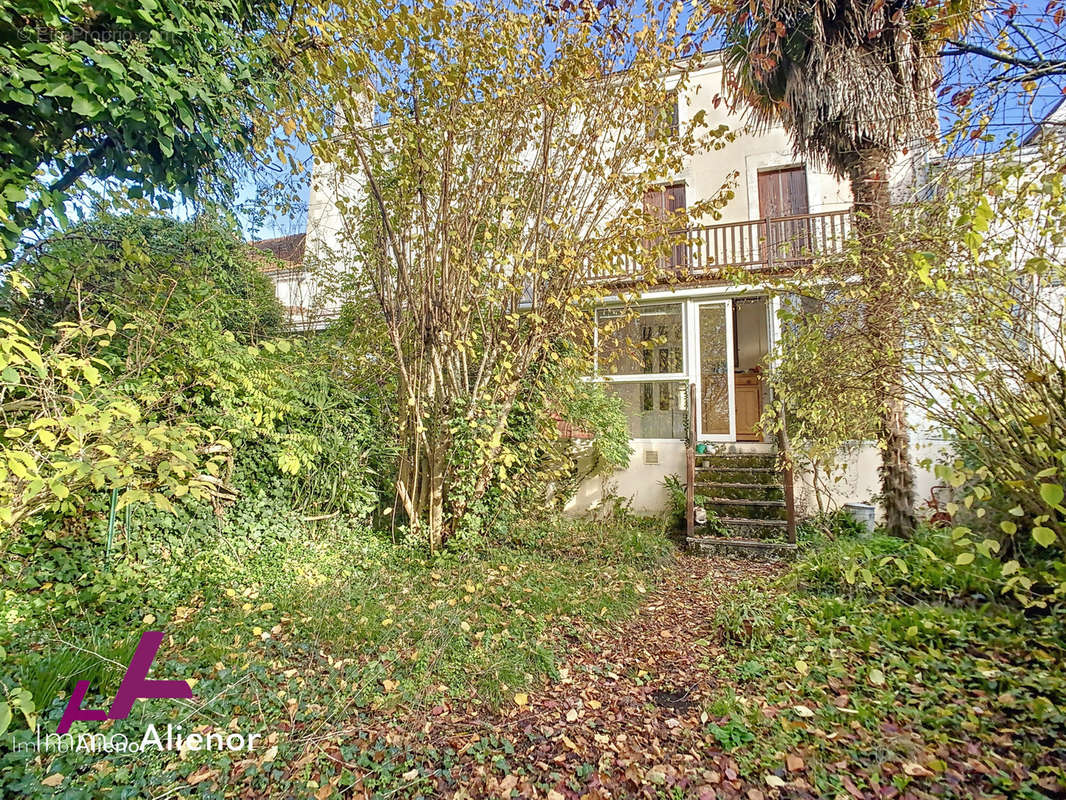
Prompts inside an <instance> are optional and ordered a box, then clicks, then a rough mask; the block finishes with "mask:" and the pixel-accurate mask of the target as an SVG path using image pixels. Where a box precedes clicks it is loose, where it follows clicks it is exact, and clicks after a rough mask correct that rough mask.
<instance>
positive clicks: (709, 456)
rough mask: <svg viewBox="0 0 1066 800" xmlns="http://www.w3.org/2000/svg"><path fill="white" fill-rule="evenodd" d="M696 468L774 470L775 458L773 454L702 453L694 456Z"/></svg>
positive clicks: (775, 465) (775, 466)
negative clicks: (755, 468) (757, 468)
mask: <svg viewBox="0 0 1066 800" xmlns="http://www.w3.org/2000/svg"><path fill="white" fill-rule="evenodd" d="M696 466H697V467H703V468H712V469H737V468H743V467H761V468H769V469H776V468H777V456H776V455H775V454H773V453H765V454H764V453H704V454H702V455H701V454H699V453H697V454H696Z"/></svg>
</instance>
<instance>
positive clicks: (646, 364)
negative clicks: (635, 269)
mask: <svg viewBox="0 0 1066 800" xmlns="http://www.w3.org/2000/svg"><path fill="white" fill-rule="evenodd" d="M721 83H722V78H721V68H720V66H717V65H712V66H709V67H706V68H704V69H701V70H699V71H697V72H695V73H693V74H691V75H690V78H689V83H688V86H687V87H686V88H685V90H684V91H683V92H681V93H679V94H676V95H675V96H676V97H677V115H678V118H679V120H680V121H681V122H684V121H686V120H688V119H690V118H691V117H692V115H694V114H696V113H698V112H701V111H702V112H703V113H704V114H705V115H706V122H707V124H708V126H710V127H711V128H714V127H716V126H718V125H719V124H725V125H727V126H729V128H730V129H731V130H734V131H737V132H738V135H737V136H736V138H735V139H734V140H733V141H730V142H727V143H726V144H725V145H724V147H722V149H720V150H713V151H710V152H706V153H702V154H700V155H697V156H694V157H692V158H690V159H689V160H688V163H687V164H686V166H685V169H684V170H683V171H682V172H681V173H679V174H677V175H674V176H672V178H671V179H670V180H669V181H666V182H664V183H663V184H662V185H661V186H658V187H654V188H653V189H650V190H649V193H648V197H647V199H646V202H647V203H649V204H651V205H652V206H654V207H660V208H663V207H665V208H667V209H676V208H678V207H681V206H686V205H691V204H693V203H694V202H695V201H698V200H703V199H706V198H711V197H714V196H716V195H717V194H718V192H719V191H720V190H721V188H722V187H723V185H724V184H726V183H728V182H729V181H730V179H731V175H732V174H733V173H734V172H738V173H739V178H738V179H737V180H736V182H735V185H734V187H733V191H734V199H733V200H732V201H731V202H729V203H728V205H726V206H725V207H724V208H723V209H722V210H721V219H719V220H705V222H706V224H703V225H697V226H696V227H694V228H693V229H692V230H691V231H690V241H691V242H692V243H693V244H692V245H691V246H690V247H677V248H675V249H674V252H673V254H672V256H671V266H674V267H678V268H679V269H683V270H685V271H686V273H687V274H688V276H689V277H688V278H686V280H685V282H683V283H680V284H676V285H671V286H661V287H658V288H652V289H650V290H648V291H645V292H643V294H642V296H641V298H640V304H641V309H640V313H639V316H637V317H636V318H635V319H632V320H631V321H630V322H629V323H628V325H627V327H626V329H625V331H624V334H625V335H616V336H613V337H612V338H611V340H609V341H603V342H600V348H599V349H600V351H601V352H607V351H611V350H617V349H618V348H620V347H623V346H624V345H622V344H621V342H623V341H624V340H625V339H627V338H628V340H629V341H631V342H643V343H646V344H645V345H641V346H638V347H637V348H636V349H633V348H629V351H628V352H621V353H617V352H616V353H615V355H616V358H614V359H613V360H612V363H611V367H610V369H609V370H607V373H608V374H605V375H603V376H602V377H603V378H605V379H606V380H607V382H608V385H609V387H610V390H611V391H612V392H614V393H615V394H617V395H618V396H619V397H621V398H622V399H623V401H624V403H625V407H626V410H627V417H628V420H629V426H630V432H631V436H632V446H633V451H634V452H633V456H632V460H631V463H630V465H629V466H628V467H627V468H626V469H623V470H621V471H619V472H617V473H615V474H614V475H613V476H611V477H610V478H609V479H608V481H607V486H604V485H603V483H602V482H601V481H599V480H593V481H589V482H586V484H585V485H583V486H582V487H581V489H580V491H579V493H578V495H577V497H576V498H575V500H574V503H573V509H574V510H576V511H579V510H582V509H587V508H591V507H593V506H595V505H596V504H597V503H598V502H600V500H601V499H603V497H604V492H605V491H612V492H614V493H617V494H619V495H622V496H625V497H627V498H630V499H631V501H632V506H633V508H634V509H636V510H639V511H645V512H657V511H660V510H662V509H663V508H664V506H665V505H666V503H667V499H668V495H667V492H666V489H665V487H664V485H663V482H664V480H665V478H666V477H667V476H669V475H677V476H679V477H680V479H681V480H682V482H683V481H684V478H685V473H686V445H685V442H684V441H683V440H684V437H685V431H686V420H687V417H688V414H689V412H688V409H687V407H686V403H687V396H688V392H687V391H686V389H687V387H688V386H689V384H695V385H696V387H697V389H696V392H697V396H698V397H699V398H700V401H699V407H698V409H697V413H696V415H695V416H696V424H697V438H698V441H700V442H704V443H706V445H707V446H708V447H710V448H713V449H714V450H715V452H728V453H738V454H740V453H752V454H765V455H768V456H772V454H773V453H774V448H775V445H774V443H773V442H771V441H768V440H766V439H765V438H764V437H762V436H761V435H759V434H758V433H757V432H756V430H755V426H756V423H757V421H758V419H759V417H760V415H761V413H762V409H763V407H764V406H765V404H766V403H767V401H768V388H767V386H766V382H765V380H764V378H763V375H762V370H763V368H764V359H765V357H766V356H767V354H768V352H769V351H770V350H771V348H772V347H773V345H774V342H775V341H776V340H777V338H778V330H777V316H776V310H777V308H776V301H773V300H771V299H770V298H769V297H768V296H767V293H766V291H765V287H764V286H763V285H762V284H760V281H759V273H760V271H766V270H772V269H775V268H778V267H782V266H787V265H788V264H789V263H790V262H793V261H798V260H802V259H807V258H810V257H811V256H812V255H817V254H818V253H826V252H832V251H834V250H837V249H839V248H840V247H842V245H843V243H844V241H845V240H846V238H847V236H848V233H849V231H850V227H851V212H850V204H851V192H850V187H849V186H848V184H847V182H846V181H841V180H839V179H838V178H836V177H834V176H833V175H832V174H831V173H830V172H828V170H826V169H825V168H824V167H822V166H820V165H818V164H811V163H803V162H802V161H799V160H797V158H796V157H795V156H794V154H793V150H792V146H791V142H790V139H789V136H788V134H787V133H786V132H785V131H784V129H783V128H775V129H772V130H769V131H766V132H763V133H760V134H757V135H755V134H752V133H749V132H746V125H745V122H744V120H743V119H742V118H740V116H739V115H737V114H735V113H731V112H730V111H729V110H728V108H727V104H725V103H716V102H715V96H716V94H717V93H718V92H719V90H720V87H721ZM666 88H667V89H670V88H673V87H671V86H670V84H669V81H668V83H667V87H666ZM918 167H920V165H915V163H914V162H913V159H912V160H909V161H902V160H901V163H900V164H899V165H898V166H897V168H896V170H895V173H894V175H893V185H894V189H895V192H896V194H897V195H909V191H908V190H909V186H910V185H911V184H912V183H913V176H914V170H915V169H917V168H918ZM327 175H335V173H334V170H333V168H331V167H330V166H329V165H316V178H319V177H321V178H323V179H322V180H313V181H312V191H311V197H310V203H309V214H308V218H309V224H308V240H307V248H308V251H309V252H314V251H315V248H316V245H317V243H319V242H320V243H322V244H323V249H324V250H330V249H334V248H335V243H336V242H337V239H338V234H339V232H340V231H342V230H343V228H344V220H342V219H340V217H339V214H338V213H337V211H336V209H335V205H334V203H333V201H332V199H331V198H330V196H329V195H328V193H327V192H325V191H323V190H322V189H321V188H320V187H322V186H326V185H329V184H330V181H329V180H325V179H324V178H325V176H327ZM720 266H742V267H746V268H749V269H750V274H751V280H750V282H749V283H747V284H745V285H738V284H732V283H726V282H723V281H722V280H720V279H716V278H715V277H714V275H713V270H714V269H715V268H716V267H720ZM627 277H628V276H626V275H624V274H619V275H614V276H603V277H602V278H601V280H604V281H606V282H608V284H609V285H611V286H614V285H618V286H619V287H621V286H623V285H624V284H625V282H626V280H627ZM278 285H279V296H281V297H282V302H285V303H286V304H287V305H293V302H292V300H291V297H292V295H291V288H290V286H291V284H290V283H286V282H285V281H281V280H279V284H278ZM296 305H299V304H298V303H297V304H296ZM620 308H621V301H620V300H619V298H618V297H615V296H611V297H608V298H607V299H606V301H605V302H604V305H603V308H602V310H601V312H600V318H601V321H605V320H608V319H610V318H611V316H612V315H617V314H618V313H619V309H620ZM653 340H654V341H653ZM942 447H943V443H942V442H940V441H937V440H933V439H928V440H919V441H915V442H914V443H913V454H914V457H915V460H916V461H917V460H919V459H921V458H924V457H928V456H930V455H935V453H936V452H938V451H939V450H940V449H942ZM842 458H846V459H847V462H848V468H847V470H846V472H845V474H844V477H843V479H842V480H840V481H838V482H836V483H834V484H833V486H832V488H831V490H830V494H831V495H832V499H833V501H834V502H836V503H844V502H861V503H866V502H870V501H871V500H872V498H873V497H874V495H876V493H877V492H878V491H879V482H878V476H877V466H878V464H879V461H880V456H879V452H878V450H877V447H876V446H875V445H873V444H870V443H857V444H856V447H855V448H854V451H853V452H851V453H849V454H846V455H844V456H842ZM767 463H772V459H771V460H770V461H769V462H768V461H766V460H758V459H755V460H752V459H747V460H739V461H737V462H736V464H737V469H739V470H755V471H756V472H755V473H752V474H753V475H754V474H757V473H758V471H759V470H763V469H766V470H770V469H771V468H770V467H764V466H758V465H760V464H763V465H765V464H767ZM744 464H747V465H748V466H744ZM753 464H754V465H755V466H751V465H753ZM758 474H761V473H758ZM726 477H727V478H728V477H730V476H729V475H726ZM733 477H734V480H724V481H720V482H717V484H716V485H718V486H721V488H722V489H723V490H724V489H741V488H743V487H744V486H747V485H749V484H752V483H755V482H756V481H754V480H740V479H736V477H737V476H736V475H734V476H733ZM740 477H744V476H743V475H742V474H741V475H740ZM917 477H918V483H917V491H918V495H919V498H921V497H928V495H929V491H930V487H931V486H932V485H933V483H934V478H933V477H932V475H931V474H928V473H925V472H921V473H920V474H919V475H918V476H917ZM796 478H797V495H798V499H797V502H798V506H799V507H800V509H801V511H802V510H803V509H804V508H807V509H812V508H814V505H815V504H814V499H813V488H812V481H811V476H802V475H799V476H796ZM771 483H772V482H771ZM701 491H702V490H701ZM705 493H706V492H705ZM727 496H728V497H729V498H732V499H733V500H734V501H735V502H733V503H729V504H726V503H723V508H724V512H725V513H722V514H721V516H724V517H732V516H736V514H737V513H739V512H738V510H737V509H736V508H734V506H743V505H744V504H745V503H748V504H749V505H752V507H753V508H760V509H763V508H765V509H770V510H771V512H770V513H769V514H763V515H762V516H764V517H766V518H767V519H768V520H769V521H768V522H766V524H767V525H768V526H770V527H773V526H778V525H783V522H781V521H780V517H781V515H780V514H778V512H777V509H778V504H779V502H780V499H781V498H780V496H779V495H778V494H775V493H774V492H773V491H771V492H769V493H768V494H767V495H766V498H768V499H764V500H760V499H754V500H753V499H750V498H745V497H744V496H743V493H742V492H732V493H729V494H728V495H727ZM761 496H762V495H760V497H761ZM740 511H743V509H740ZM760 513H761V512H760ZM758 518H759V515H758V514H753V515H752V519H753V520H756V519H758ZM759 524H762V523H757V524H756V525H755V527H758V525H759ZM753 535H754V534H753Z"/></svg>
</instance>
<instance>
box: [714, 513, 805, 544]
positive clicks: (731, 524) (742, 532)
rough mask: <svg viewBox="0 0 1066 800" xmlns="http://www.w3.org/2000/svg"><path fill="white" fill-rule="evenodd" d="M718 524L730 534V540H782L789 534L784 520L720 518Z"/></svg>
mask: <svg viewBox="0 0 1066 800" xmlns="http://www.w3.org/2000/svg"><path fill="white" fill-rule="evenodd" d="M718 522H719V523H720V524H721V525H722V527H724V528H725V529H726V530H727V531H728V532H729V537H730V538H737V539H758V540H759V541H764V540H766V539H776V540H779V541H780V540H782V539H784V538H785V536H786V534H787V533H788V522H787V521H786V520H783V519H751V518H750V517H719V518H718Z"/></svg>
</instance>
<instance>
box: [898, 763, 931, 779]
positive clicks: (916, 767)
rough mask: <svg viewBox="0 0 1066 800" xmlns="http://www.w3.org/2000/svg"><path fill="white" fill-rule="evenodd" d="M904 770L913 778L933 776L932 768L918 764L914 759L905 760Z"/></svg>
mask: <svg viewBox="0 0 1066 800" xmlns="http://www.w3.org/2000/svg"><path fill="white" fill-rule="evenodd" d="M903 771H904V772H906V773H907V774H908V775H910V776H911V777H912V778H931V777H932V776H933V772H932V770H928V769H926V768H925V767H923V766H922V765H921V764H916V763H915V762H913V761H907V762H905V763H904V764H903Z"/></svg>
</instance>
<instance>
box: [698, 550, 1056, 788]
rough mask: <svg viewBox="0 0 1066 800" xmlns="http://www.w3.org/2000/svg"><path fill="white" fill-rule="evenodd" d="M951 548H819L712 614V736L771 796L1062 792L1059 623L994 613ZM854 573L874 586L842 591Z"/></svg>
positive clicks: (992, 584) (988, 596)
mask: <svg viewBox="0 0 1066 800" xmlns="http://www.w3.org/2000/svg"><path fill="white" fill-rule="evenodd" d="M922 547H928V548H929V549H930V550H932V551H934V552H936V553H939V554H941V555H947V554H949V553H951V549H952V548H951V544H950V534H948V533H947V532H944V533H937V532H931V531H926V532H924V533H923V534H922V536H921V537H920V539H919V541H918V542H916V543H906V542H901V541H899V540H895V539H890V538H888V537H884V536H860V537H857V538H842V539H840V540H838V541H836V542H829V543H824V542H823V543H820V544H819V545H818V546H817V547H815V548H814V549H813V550H812V551H810V552H809V553H808V554H807V555H806V557H805V558H803V559H801V561H800V562H799V563H798V564H797V565H796V566H795V568H794V569H792V570H791V571H790V572H789V573H787V574H786V575H785V577H784V579H783V580H782V581H780V582H777V583H770V582H768V581H760V582H756V583H747V584H741V585H739V586H737V587H735V588H734V589H733V590H732V591H731V592H730V593H729V595H728V597H727V598H726V600H725V601H724V602H723V603H722V605H721V606H720V607H719V610H718V614H717V617H716V624H717V625H718V627H719V633H720V635H721V636H722V638H723V639H724V642H725V647H723V648H722V649H721V651H720V652H719V654H718V655H717V657H716V659H715V660H714V661H713V663H709V664H708V668H709V669H710V670H712V672H713V673H714V675H715V676H716V677H717V678H719V679H720V680H721V682H722V687H723V691H722V694H721V696H720V697H719V698H717V699H716V700H715V701H714V702H713V703H712V704H711V705H710V706H709V707H708V708H707V713H708V716H709V717H710V725H711V731H712V733H713V734H714V735H715V738H716V739H717V740H718V742H719V743H720V745H721V746H722V748H723V749H724V750H726V751H728V752H730V753H731V754H733V755H734V756H735V757H736V758H737V759H738V761H739V764H740V766H741V770H742V772H743V774H744V775H745V776H746V777H748V778H749V779H751V780H753V781H754V782H761V783H763V784H764V786H763V788H767V787H773V786H783V785H785V784H786V783H787V785H788V786H789V790H790V791H791V790H796V789H802V790H803V791H810V792H813V794H815V795H816V796H844V795H850V796H852V797H867V796H875V797H894V796H897V795H899V794H903V795H907V794H908V793H912V794H911V796H924V795H925V793H928V792H932V793H934V794H936V795H942V796H954V797H974V796H1002V797H1007V796H1016V797H1034V798H1035V797H1050V796H1057V795H1061V794H1062V793H1063V792H1066V744H1064V742H1066V660H1064V656H1066V618H1064V617H1063V615H1062V614H1061V613H1057V614H1048V613H1046V612H1041V611H1039V610H1037V611H1035V612H1032V613H1030V614H1029V615H1028V616H1026V615H1023V613H1022V612H1021V610H1020V609H1019V608H1017V607H1014V606H1011V605H1009V604H1007V603H1005V602H1001V601H999V600H998V592H997V591H996V589H997V585H996V581H995V580H991V579H990V577H989V576H992V575H995V574H997V573H998V569H996V568H993V566H992V564H991V561H990V560H989V563H988V564H983V563H981V562H980V561H979V562H977V563H975V564H974V565H973V566H972V567H955V566H954V564H953V559H952V558H948V559H945V560H933V559H930V558H928V555H927V554H924V555H923V553H922V551H921V548H922ZM855 567H858V568H859V569H860V570H861V569H863V568H868V569H870V570H871V575H872V578H873V582H872V583H864V582H862V581H861V580H856V581H855V582H854V583H849V575H852V576H853V575H854V574H855Z"/></svg>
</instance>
